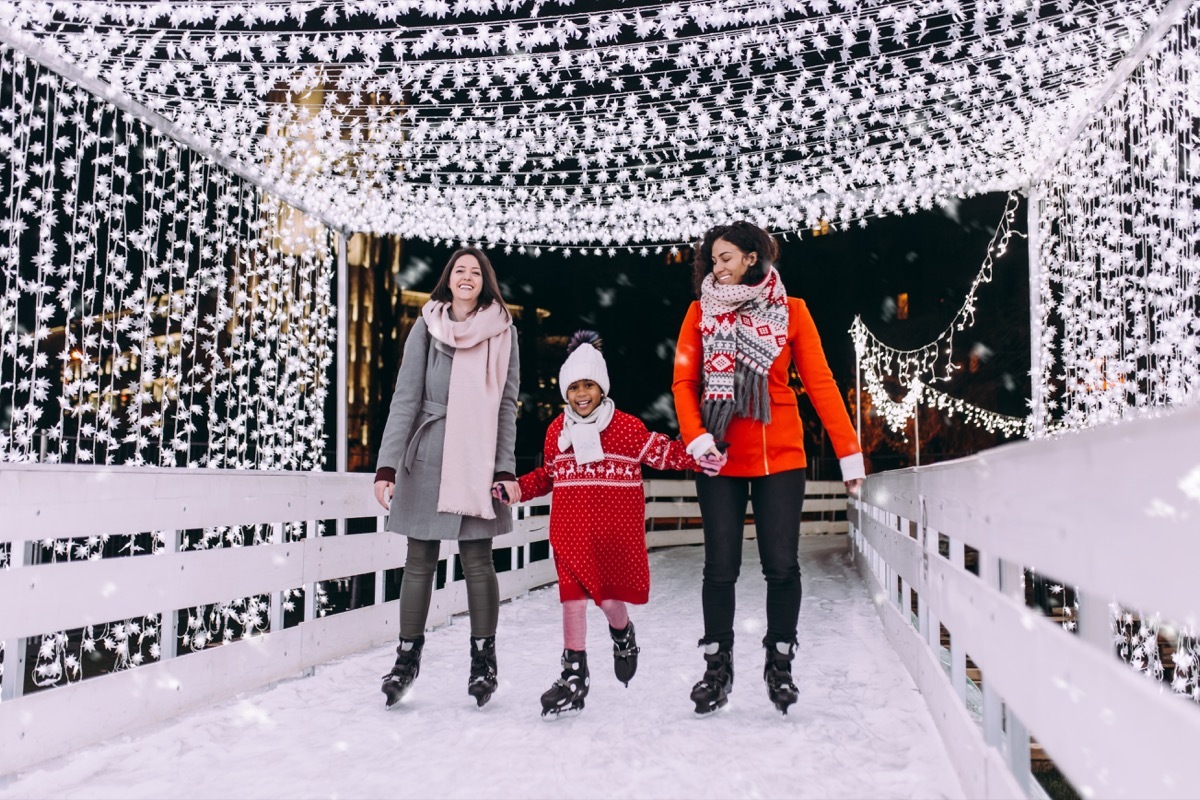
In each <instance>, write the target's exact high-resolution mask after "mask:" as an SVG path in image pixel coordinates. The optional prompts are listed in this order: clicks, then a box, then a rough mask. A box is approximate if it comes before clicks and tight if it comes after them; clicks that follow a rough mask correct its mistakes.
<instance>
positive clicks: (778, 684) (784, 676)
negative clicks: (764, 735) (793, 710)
mask: <svg viewBox="0 0 1200 800" xmlns="http://www.w3.org/2000/svg"><path fill="white" fill-rule="evenodd" d="M763 647H764V648H766V651H767V660H766V663H765V664H763V680H764V681H766V683H767V696H768V697H770V698H771V702H772V703H774V704H775V708H777V709H779V712H780V713H781V714H783V715H784V716H785V717H786V716H787V712H788V707H789V706H791V705H792V704H793V703H795V702H796V699H797V698H798V697H799V696H800V692H799V691H798V690H797V689H796V684H795V683H793V682H792V659H793V658H795V657H796V643H795V642H769V641H767V640H766V639H764V640H763Z"/></svg>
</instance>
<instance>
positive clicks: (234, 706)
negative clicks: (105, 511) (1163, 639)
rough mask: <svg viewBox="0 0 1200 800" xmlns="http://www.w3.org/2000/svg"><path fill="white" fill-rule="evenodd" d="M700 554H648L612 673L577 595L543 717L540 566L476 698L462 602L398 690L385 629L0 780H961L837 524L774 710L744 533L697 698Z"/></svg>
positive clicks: (465, 784) (553, 592)
mask: <svg viewBox="0 0 1200 800" xmlns="http://www.w3.org/2000/svg"><path fill="white" fill-rule="evenodd" d="M702 563H703V549H702V548H701V547H679V548H671V549H667V550H661V551H656V552H654V553H652V554H651V557H650V568H651V576H652V588H651V598H650V603H649V605H647V606H631V607H630V612H631V618H632V619H633V620H634V621H635V623H636V624H637V627H638V642H639V644H640V645H641V647H642V653H641V656H640V661H639V667H638V673H637V675H636V677H635V678H634V679H633V680H632V681H631V682H630V685H629V688H628V689H626V688H625V687H624V686H622V685H621V683H620V682H619V681H618V680H617V679H616V676H615V675H613V669H612V644H611V641H610V639H609V636H608V628H607V625H606V624H605V621H604V617H603V615H602V614H601V613H600V610H599V609H596V608H592V609H589V613H588V654H589V659H588V660H589V666H590V667H591V673H592V688H591V693H590V694H589V695H588V698H587V707H586V709H585V710H584V711H583V713H582V714H580V715H578V716H575V717H570V718H566V719H561V720H558V721H555V722H545V721H543V720H542V719H541V717H540V711H541V706H540V703H539V701H538V698H539V696H540V695H541V693H542V692H543V691H545V690H546V688H547V687H549V686H550V684H551V682H552V681H553V680H554V678H556V677H557V676H558V673H559V669H560V667H559V655H560V653H561V649H562V629H561V616H560V606H559V603H558V594H557V588H556V587H554V586H551V587H547V588H545V589H541V590H538V591H535V592H532V593H530V594H529V595H528V596H526V597H522V598H518V599H517V600H514V601H513V602H511V603H508V604H505V605H504V606H503V607H502V608H501V612H500V628H499V632H498V634H497V637H496V643H497V651H498V656H499V667H500V688H499V690H498V691H497V693H496V695H495V696H494V697H493V698H492V700H491V702H490V703H489V704H488V705H487V706H486V707H485V708H484V709H483V710H479V709H477V708H476V707H475V701H474V700H472V698H471V697H469V696H468V695H467V691H466V687H467V672H468V669H469V665H470V657H469V644H468V637H469V635H470V627H469V625H468V624H467V620H466V618H465V617H459V618H456V619H455V620H454V621H453V622H452V623H451V624H449V625H446V626H444V627H442V628H439V629H437V630H435V631H433V632H431V633H430V634H428V640H427V643H426V646H425V654H424V658H423V661H422V666H421V675H420V677H419V678H418V679H417V681H416V683H415V684H414V686H413V690H412V692H411V694H410V695H409V696H408V697H407V698H406V699H405V701H404V702H403V704H402V707H401V708H399V709H397V710H393V711H385V710H384V696H383V694H382V693H381V692H380V691H379V683H380V676H381V675H383V674H384V673H385V672H386V671H387V670H388V668H389V667H390V666H391V663H392V660H393V655H394V654H393V646H392V645H385V646H381V647H378V648H375V649H373V650H370V651H368V652H365V653H360V654H358V655H355V656H352V657H349V658H345V659H342V660H340V661H335V662H331V663H329V664H325V665H323V666H320V667H318V668H317V670H316V674H315V675H313V676H311V677H307V678H296V679H293V680H288V681H284V682H282V683H280V684H277V685H276V686H274V687H272V688H270V689H266V690H261V691H256V692H250V693H246V694H243V695H240V696H238V697H237V698H235V699H233V700H230V701H227V702H224V703H221V704H219V705H217V706H215V707H213V708H211V709H208V710H206V711H200V712H195V713H192V714H188V715H186V716H183V717H179V718H177V719H175V720H172V721H170V722H168V723H164V724H162V725H159V726H156V727H154V728H151V729H148V730H146V731H144V732H142V733H140V734H137V735H132V736H125V737H122V738H120V739H119V740H115V741H112V742H107V743H104V744H100V745H96V746H93V747H89V748H86V749H84V750H80V751H77V752H75V753H73V754H71V755H70V756H66V757H64V758H61V759H57V760H55V761H52V762H48V763H47V764H44V765H42V766H40V767H37V768H34V769H32V770H31V771H28V772H26V773H23V774H20V775H17V776H15V777H14V778H12V779H11V780H10V781H9V782H8V783H7V784H3V785H0V799H4V798H28V797H39V798H45V797H55V798H60V797H64V798H85V797H86V798H160V797H171V798H205V797H238V798H243V797H245V798H274V797H288V798H291V797H297V798H375V797H380V798H382V797H461V798H476V797H502V798H543V797H544V798H563V797H567V798H591V797H622V798H624V797H653V798H676V797H679V798H683V797H687V798H696V797H714V798H717V797H720V798H725V797H755V798H758V797H761V798H771V797H813V798H866V797H870V798H914V797H919V798H932V797H946V798H958V797H962V789H961V787H960V785H959V782H958V779H957V778H956V776H955V774H954V771H953V768H952V767H951V765H950V761H949V759H948V757H947V756H946V753H945V749H944V747H943V745H942V743H941V740H940V739H939V737H938V734H937V731H936V730H935V728H934V725H933V721H932V719H931V718H930V715H929V712H928V710H927V708H926V705H925V702H924V700H923V699H922V697H921V695H920V694H919V693H918V691H917V689H916V687H915V686H914V684H913V683H912V680H911V679H910V678H909V676H908V674H907V672H906V671H905V670H904V667H903V665H902V664H901V663H900V660H899V658H898V657H897V656H896V654H895V652H894V651H893V650H892V648H891V646H890V645H889V644H888V641H887V638H886V636H885V635H884V633H883V630H882V626H881V624H880V622H879V618H878V616H877V615H876V612H875V610H874V608H873V607H872V605H871V602H870V599H869V597H868V595H867V591H866V588H865V586H864V585H863V583H862V581H861V579H860V578H859V576H858V574H857V572H856V571H855V569H854V567H853V565H852V564H851V563H850V556H849V552H848V549H847V543H846V537H845V536H822V537H807V538H805V539H803V540H802V544H801V567H802V569H803V571H804V603H803V606H802V609H801V612H800V646H799V648H798V651H797V656H796V661H795V677H796V684H797V686H798V687H799V689H800V699H799V702H798V703H797V704H796V705H795V706H793V707H792V709H791V711H790V713H789V714H788V716H787V717H783V716H781V715H780V714H779V713H778V712H777V711H775V709H774V708H773V707H772V705H771V703H770V702H769V700H768V699H767V693H766V688H765V686H764V684H763V681H762V664H763V650H762V646H761V644H760V642H761V639H762V634H763V627H764V624H765V620H764V616H763V599H764V594H765V584H764V583H763V580H762V575H761V572H760V570H759V564H758V556H757V551H756V549H755V544H754V542H752V541H748V542H747V543H746V549H745V559H744V562H743V565H742V578H741V580H740V581H739V582H738V614H737V636H738V641H737V643H736V645H735V647H734V668H735V682H734V690H733V694H732V695H731V696H730V701H729V706H728V708H726V709H725V710H723V711H721V712H719V713H717V714H715V715H714V716H713V717H712V718H707V719H698V718H696V717H695V716H694V715H693V713H692V703H691V701H690V700H689V699H688V693H689V691H690V690H691V686H692V684H693V683H694V682H695V681H697V680H699V678H700V675H701V673H702V672H703V667H704V662H703V659H702V658H701V656H700V650H699V648H697V647H696V641H697V639H699V638H700V635H701V633H702V625H701V618H700V573H701V567H702Z"/></svg>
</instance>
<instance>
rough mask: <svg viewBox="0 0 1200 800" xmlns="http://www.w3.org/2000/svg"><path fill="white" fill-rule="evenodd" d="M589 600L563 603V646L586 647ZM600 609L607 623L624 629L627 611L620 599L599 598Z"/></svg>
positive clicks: (578, 648)
mask: <svg viewBox="0 0 1200 800" xmlns="http://www.w3.org/2000/svg"><path fill="white" fill-rule="evenodd" d="M590 602H591V601H590V600H567V601H566V602H564V603H563V646H564V647H566V648H567V649H568V650H585V649H587V607H588V603H590ZM600 610H601V611H603V612H604V616H606V617H608V624H609V626H610V627H612V628H615V629H616V630H619V631H620V630H624V629H625V626H626V625H628V624H629V611H628V610H626V608H625V603H623V602H622V601H620V600H601V601H600Z"/></svg>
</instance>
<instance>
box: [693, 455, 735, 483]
mask: <svg viewBox="0 0 1200 800" xmlns="http://www.w3.org/2000/svg"><path fill="white" fill-rule="evenodd" d="M717 456H718V457H717V458H714V457H713V456H710V455H709V454H708V453H704V454H703V455H701V456H700V457H699V458H698V459H696V464H697V465H699V467H700V471H701V472H703V473H704V474H705V475H707V476H708V477H710V478H715V477H716V476H717V475H719V474H720V472H721V467H723V466H725V462H726V461H728V460H729V459H728V458H727V457H726V456H725V454H724V453H718V454H717Z"/></svg>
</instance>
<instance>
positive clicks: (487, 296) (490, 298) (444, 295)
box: [429, 247, 511, 316]
mask: <svg viewBox="0 0 1200 800" xmlns="http://www.w3.org/2000/svg"><path fill="white" fill-rule="evenodd" d="M462 256H475V260H476V261H478V262H479V268H480V270H482V271H483V288H482V289H480V291H479V298H478V299H477V300H476V301H475V310H476V311H478V310H479V309H481V308H487V307H488V306H490V305H491V304H492V303H499V304H500V308H501V309H502V310H503V311H504V313H505V314H508V305H507V304H506V303H505V302H504V297H503V296H502V295H501V294H500V282H499V281H497V280H496V270H495V269H494V268H493V267H492V262H491V261H489V260H488V257H487V256H485V255H484V254H483V251H482V250H480V249H479V248H478V247H461V248H459V249H458V250H455V251H454V253H453V254H451V256H450V260H449V261H447V262H446V268H445V269H443V270H442V277H440V278H438V282H437V285H436V286H434V287H433V291H432V292H430V293H429V299H431V300H437V301H438V302H439V303H449V302H450V301H451V300H453V299H454V295H453V294H452V293H451V292H450V273H451V271H453V269H454V264H455V263H456V262H457V261H458V259H459V258H461V257H462ZM510 316H511V315H510Z"/></svg>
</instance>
